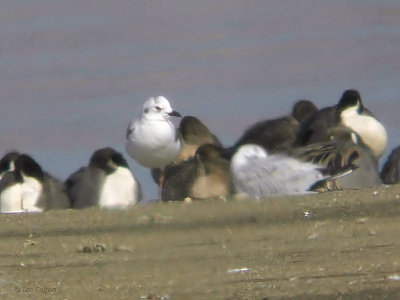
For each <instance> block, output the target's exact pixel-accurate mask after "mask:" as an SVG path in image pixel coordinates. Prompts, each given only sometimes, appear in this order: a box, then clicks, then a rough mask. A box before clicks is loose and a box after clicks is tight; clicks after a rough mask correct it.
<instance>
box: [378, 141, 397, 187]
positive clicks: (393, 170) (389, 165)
mask: <svg viewBox="0 0 400 300" xmlns="http://www.w3.org/2000/svg"><path fill="white" fill-rule="evenodd" d="M381 178H382V181H383V183H384V184H396V183H400V146H398V147H396V148H395V149H393V151H392V153H390V155H389V158H388V159H387V161H386V162H385V164H384V165H383V168H382V172H381Z"/></svg>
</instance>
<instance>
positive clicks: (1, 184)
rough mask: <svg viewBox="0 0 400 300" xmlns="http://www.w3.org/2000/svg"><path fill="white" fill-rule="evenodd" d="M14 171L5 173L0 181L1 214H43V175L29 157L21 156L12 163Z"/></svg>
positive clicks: (44, 206) (44, 208)
mask: <svg viewBox="0 0 400 300" xmlns="http://www.w3.org/2000/svg"><path fill="white" fill-rule="evenodd" d="M14 165H15V169H14V170H13V171H9V172H6V173H5V174H4V175H3V177H2V179H1V181H0V210H1V212H2V213H21V212H43V211H44V210H46V209H47V207H46V203H44V201H43V199H44V195H43V192H44V173H43V171H42V168H41V167H40V166H39V164H38V163H37V162H36V161H34V160H33V159H32V158H31V157H30V156H28V155H25V154H21V155H19V156H18V158H17V159H16V160H15V161H14Z"/></svg>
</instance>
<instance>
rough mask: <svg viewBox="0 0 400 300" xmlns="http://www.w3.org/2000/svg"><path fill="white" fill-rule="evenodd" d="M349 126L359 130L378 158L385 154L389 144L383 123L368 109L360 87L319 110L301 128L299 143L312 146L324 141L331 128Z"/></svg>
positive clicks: (364, 141) (356, 130)
mask: <svg viewBox="0 0 400 300" xmlns="http://www.w3.org/2000/svg"><path fill="white" fill-rule="evenodd" d="M338 125H342V126H346V127H348V128H350V129H351V130H353V131H354V132H356V133H357V134H358V135H359V136H360V138H361V139H362V141H363V143H364V144H365V145H367V146H368V147H369V148H370V149H371V151H372V153H373V155H374V156H375V157H376V158H379V157H381V156H382V154H383V152H384V151H385V148H386V145H387V133H386V130H385V127H384V126H383V125H382V123H381V122H380V121H379V120H378V119H377V118H376V117H375V116H374V115H373V114H372V113H371V112H370V111H369V110H368V109H366V108H365V107H364V106H363V104H362V101H361V96H360V94H359V92H358V91H356V90H346V91H345V92H344V93H343V95H342V97H341V99H340V100H339V103H338V104H337V105H335V106H332V107H327V108H324V109H321V110H320V111H317V112H316V113H315V114H314V115H313V116H311V117H310V118H309V119H308V120H306V121H305V122H304V123H303V124H302V125H301V126H300V127H299V130H298V134H297V137H296V140H295V142H294V145H295V146H303V145H309V144H313V143H318V142H321V141H323V140H324V138H325V137H326V135H327V131H328V130H329V128H331V127H334V126H338Z"/></svg>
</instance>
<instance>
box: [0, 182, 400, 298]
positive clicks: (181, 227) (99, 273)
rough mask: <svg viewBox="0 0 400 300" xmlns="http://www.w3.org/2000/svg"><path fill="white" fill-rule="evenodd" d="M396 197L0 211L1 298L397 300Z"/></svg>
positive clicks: (384, 191)
mask: <svg viewBox="0 0 400 300" xmlns="http://www.w3.org/2000/svg"><path fill="white" fill-rule="evenodd" d="M399 195H400V186H392V187H389V188H385V187H382V188H379V189H375V190H363V191H342V192H331V193H324V194H319V195H312V196H305V197H286V198H274V199H267V200H264V201H261V202H257V201H254V200H251V201H227V202H223V201H203V202H194V203H189V204H188V203H182V202H176V203H167V204H152V205H146V206H138V207H136V208H135V209H132V210H130V211H122V212H121V211H107V210H100V209H87V210H81V211H73V210H66V211H50V212H46V213H43V214H25V215H1V216H0V218H1V224H2V226H1V229H0V238H1V243H0V258H1V262H0V295H1V299H25V298H26V299H29V298H31V299H292V298H300V299H313V298H314V299H321V298H322V299H368V298H378V299H383V298H387V299H393V298H399V297H400V238H399V237H400V229H399V228H400V218H399V215H400V196H399ZM96 245H97V246H96Z"/></svg>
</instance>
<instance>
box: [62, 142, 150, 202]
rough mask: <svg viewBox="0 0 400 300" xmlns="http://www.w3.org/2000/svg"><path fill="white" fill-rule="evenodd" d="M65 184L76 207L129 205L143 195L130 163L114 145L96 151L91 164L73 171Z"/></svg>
mask: <svg viewBox="0 0 400 300" xmlns="http://www.w3.org/2000/svg"><path fill="white" fill-rule="evenodd" d="M65 186H66V190H67V194H68V196H69V197H70V199H71V202H72V207H73V208H85V207H90V206H99V207H105V208H129V207H133V206H134V205H135V204H136V203H137V202H139V201H140V199H141V196H142V194H141V187H140V184H139V182H138V180H137V179H136V177H135V176H134V174H133V173H132V172H131V170H130V169H129V166H128V163H127V162H126V160H125V159H124V157H123V156H122V154H121V153H119V152H117V151H116V150H114V149H112V148H110V147H107V148H102V149H99V150H97V151H95V152H94V153H93V155H92V156H91V158H90V161H89V164H88V166H86V167H83V168H81V169H79V170H78V171H76V172H75V173H73V174H72V175H71V176H70V177H69V178H68V179H67V180H66V182H65Z"/></svg>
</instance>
